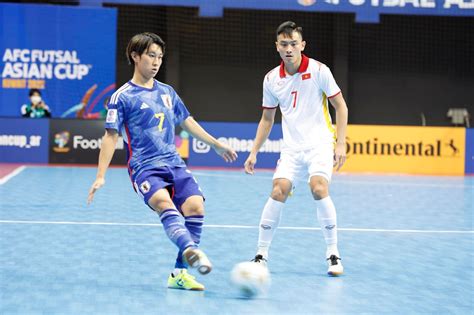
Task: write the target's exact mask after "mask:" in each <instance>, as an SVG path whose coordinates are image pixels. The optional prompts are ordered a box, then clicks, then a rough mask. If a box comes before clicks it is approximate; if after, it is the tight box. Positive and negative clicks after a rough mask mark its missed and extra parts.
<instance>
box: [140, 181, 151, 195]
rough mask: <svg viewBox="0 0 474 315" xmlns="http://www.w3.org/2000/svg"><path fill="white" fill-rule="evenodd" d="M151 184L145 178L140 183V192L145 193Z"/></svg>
mask: <svg viewBox="0 0 474 315" xmlns="http://www.w3.org/2000/svg"><path fill="white" fill-rule="evenodd" d="M150 188H151V185H150V183H149V182H148V181H147V180H146V181H144V182H143V183H141V184H140V190H141V192H142V193H144V194H146V193H147V192H149V191H150Z"/></svg>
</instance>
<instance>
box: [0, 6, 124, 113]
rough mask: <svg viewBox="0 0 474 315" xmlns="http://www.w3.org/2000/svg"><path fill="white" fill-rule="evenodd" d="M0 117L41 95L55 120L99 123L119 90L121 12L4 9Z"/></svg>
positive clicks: (0, 37) (0, 36)
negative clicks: (34, 92) (31, 96)
mask: <svg viewBox="0 0 474 315" xmlns="http://www.w3.org/2000/svg"><path fill="white" fill-rule="evenodd" d="M0 17H1V18H0V19H1V20H0V56H1V58H0V74H1V80H2V81H1V86H0V116H10V117H19V116H21V114H20V108H21V106H22V104H26V103H28V102H29V98H28V90H29V89H31V88H38V89H40V90H41V94H42V98H43V100H44V102H45V103H46V104H47V105H48V106H49V107H50V109H51V111H52V115H53V117H78V118H99V117H100V116H101V115H102V114H103V112H104V102H105V99H106V97H107V96H108V95H110V94H111V93H112V92H113V90H114V88H115V54H116V39H115V38H116V22H117V10H116V9H112V8H83V7H68V6H53V5H24V4H0Z"/></svg>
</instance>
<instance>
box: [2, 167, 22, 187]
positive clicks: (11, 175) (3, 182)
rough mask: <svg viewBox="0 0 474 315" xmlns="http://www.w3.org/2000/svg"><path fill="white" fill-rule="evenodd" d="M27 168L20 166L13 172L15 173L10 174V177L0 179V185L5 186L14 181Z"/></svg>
mask: <svg viewBox="0 0 474 315" xmlns="http://www.w3.org/2000/svg"><path fill="white" fill-rule="evenodd" d="M25 168H26V166H24V165H23V166H19V167H17V168H15V169H14V170H13V172H11V173H9V174H8V175H6V176H4V177H2V178H0V185H3V184H5V183H6V182H8V181H9V180H10V179H12V178H13V177H15V176H16V175H18V174H20V173H21V172H23V170H24V169H25Z"/></svg>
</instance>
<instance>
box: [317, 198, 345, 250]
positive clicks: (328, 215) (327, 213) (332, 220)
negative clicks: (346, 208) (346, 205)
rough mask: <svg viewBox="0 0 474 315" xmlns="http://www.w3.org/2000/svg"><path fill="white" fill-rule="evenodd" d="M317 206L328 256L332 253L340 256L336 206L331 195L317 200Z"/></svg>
mask: <svg viewBox="0 0 474 315" xmlns="http://www.w3.org/2000/svg"><path fill="white" fill-rule="evenodd" d="M316 206H317V211H318V212H317V213H318V221H319V224H320V226H321V231H323V236H324V239H325V241H326V245H327V250H326V257H327V258H329V256H331V255H336V256H337V257H340V256H339V251H338V250H337V218H336V208H335V207H334V204H333V202H332V200H331V197H329V196H327V197H325V198H323V199H320V200H316Z"/></svg>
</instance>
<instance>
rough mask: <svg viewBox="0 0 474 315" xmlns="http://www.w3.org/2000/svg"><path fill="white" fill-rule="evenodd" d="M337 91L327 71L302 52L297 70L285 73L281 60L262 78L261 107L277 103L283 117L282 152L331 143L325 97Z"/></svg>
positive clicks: (332, 95) (330, 125) (338, 89)
mask: <svg viewBox="0 0 474 315" xmlns="http://www.w3.org/2000/svg"><path fill="white" fill-rule="evenodd" d="M339 93H341V89H340V88H339V87H338V86H337V83H336V81H335V80H334V77H333V75H332V73H331V70H329V68H328V67H327V66H326V65H325V64H322V63H320V62H319V61H316V60H314V59H311V58H308V57H306V56H305V55H302V59H301V65H300V67H299V69H298V72H297V73H295V74H294V75H292V76H290V75H287V74H286V73H285V68H284V64H283V62H282V63H281V64H280V66H278V67H276V68H274V69H273V70H271V71H270V72H269V73H268V74H267V75H266V76H265V79H264V80H263V103H262V107H263V108H275V107H277V106H280V110H281V113H282V117H283V123H282V129H283V147H282V151H288V150H291V151H301V150H307V149H312V148H314V147H316V146H317V145H318V144H323V143H332V142H334V140H335V130H334V128H333V126H332V122H331V116H330V114H329V109H328V98H331V97H334V96H336V95H338V94H339Z"/></svg>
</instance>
